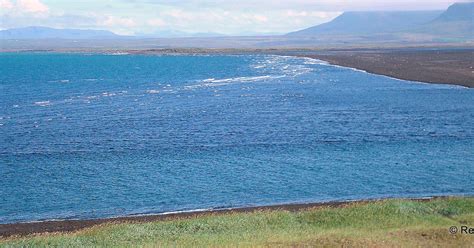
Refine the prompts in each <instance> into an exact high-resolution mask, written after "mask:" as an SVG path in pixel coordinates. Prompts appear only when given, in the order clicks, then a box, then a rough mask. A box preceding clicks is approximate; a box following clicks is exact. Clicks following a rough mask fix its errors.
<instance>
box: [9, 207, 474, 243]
mask: <svg viewBox="0 0 474 248" xmlns="http://www.w3.org/2000/svg"><path fill="white" fill-rule="evenodd" d="M451 226H456V227H457V228H458V230H460V228H461V226H470V227H474V198H443V199H434V200H431V201H415V200H384V201H378V202H370V203H351V204H349V205H346V206H344V207H338V208H331V207H319V208H314V209H309V210H304V211H298V212H290V211H283V210H264V211H257V212H251V213H226V214H209V215H204V216H200V217H193V218H183V219H174V220H169V221H158V222H150V223H116V224H114V223H108V224H103V225H100V226H96V227H92V228H88V229H84V230H81V231H77V232H73V233H53V234H42V235H36V236H27V237H11V238H8V239H3V240H0V246H1V247H31V246H35V247H36V246H40V247H42V246H43V247H44V246H61V247H96V246H107V247H129V246H145V247H152V246H179V247H182V246H184V247H196V246H315V245H317V246H330V247H332V246H348V247H354V246H355V247H400V246H401V247H473V246H474V234H461V233H459V232H458V233H457V234H454V235H453V234H450V233H449V231H448V229H449V227H451Z"/></svg>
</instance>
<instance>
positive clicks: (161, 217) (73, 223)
mask: <svg viewBox="0 0 474 248" xmlns="http://www.w3.org/2000/svg"><path fill="white" fill-rule="evenodd" d="M441 198H445V197H428V198H413V199H411V200H415V201H423V202H425V201H431V200H434V199H441ZM381 200H386V199H371V200H358V201H333V202H320V203H302V204H281V205H270V206H256V207H242V208H232V209H228V208H227V209H213V210H203V211H189V212H172V213H167V214H150V215H136V216H123V217H114V218H101V219H85V220H47V221H39V222H26V223H11V224H0V238H1V237H3V238H6V237H10V236H26V235H30V234H40V233H57V232H73V231H78V230H81V229H84V228H88V227H93V226H96V225H101V224H106V223H146V222H155V221H166V220H176V219H183V218H198V217H202V216H207V215H216V214H217V215H225V214H230V213H251V212H256V211H272V210H285V211H290V212H296V211H302V210H307V209H313V208H320V207H329V208H340V207H344V206H348V205H350V204H366V203H370V202H377V201H381Z"/></svg>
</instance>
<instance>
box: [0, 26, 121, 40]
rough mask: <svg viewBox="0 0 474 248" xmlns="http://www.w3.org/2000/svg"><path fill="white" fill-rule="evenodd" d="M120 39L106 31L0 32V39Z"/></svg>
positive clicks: (33, 29) (44, 29)
mask: <svg viewBox="0 0 474 248" xmlns="http://www.w3.org/2000/svg"><path fill="white" fill-rule="evenodd" d="M118 37H122V36H120V35H117V34H114V33H112V32H110V31H106V30H84V29H55V28H48V27H25V28H14V29H7V30H1V31H0V39H110V38H118Z"/></svg>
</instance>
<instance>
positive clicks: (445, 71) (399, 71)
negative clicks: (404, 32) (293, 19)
mask: <svg viewBox="0 0 474 248" xmlns="http://www.w3.org/2000/svg"><path fill="white" fill-rule="evenodd" d="M302 56H307V57H310V58H316V59H320V60H324V61H327V62H329V63H331V64H334V65H340V66H346V67H351V68H356V69H360V70H364V71H367V72H369V73H374V74H381V75H385V76H389V77H394V78H398V79H403V80H409V81H419V82H425V83H439V84H452V85H461V86H465V87H469V88H472V87H474V50H473V49H446V48H444V49H443V48H438V49H436V48H435V49H374V50H367V49H362V50H339V51H338V50H331V51H319V52H315V53H313V54H309V55H302Z"/></svg>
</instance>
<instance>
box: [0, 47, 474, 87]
mask: <svg viewBox="0 0 474 248" xmlns="http://www.w3.org/2000/svg"><path fill="white" fill-rule="evenodd" d="M25 52H26V53H28V52H31V53H66V54H67V53H72V54H106V55H149V56H163V55H165V56H166V55H168V56H174V55H246V54H247V55H249V54H257V55H278V56H293V57H305V58H312V59H318V60H321V61H324V62H327V63H328V64H329V65H334V66H342V67H346V68H351V69H356V70H361V71H364V72H367V73H371V74H375V75H382V76H387V77H390V78H394V79H399V80H405V81H412V82H419V83H427V84H447V85H457V86H463V87H467V88H474V48H473V47H471V46H467V47H458V48H453V47H449V46H448V47H443V46H441V47H392V48H331V49H324V48H321V49H304V48H301V49H297V48H294V49H282V48H279V49H257V48H255V49H203V48H200V49H191V48H175V49H173V48H164V49H143V50H138V49H137V50H133V49H118V50H112V49H110V50H107V49H102V50H87V49H82V50H29V51H14V52H13V51H10V52H9V51H6V53H25Z"/></svg>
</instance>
